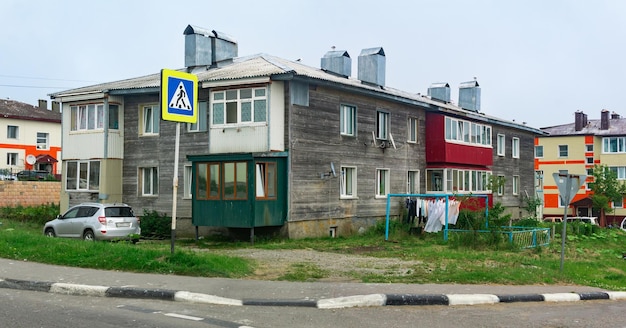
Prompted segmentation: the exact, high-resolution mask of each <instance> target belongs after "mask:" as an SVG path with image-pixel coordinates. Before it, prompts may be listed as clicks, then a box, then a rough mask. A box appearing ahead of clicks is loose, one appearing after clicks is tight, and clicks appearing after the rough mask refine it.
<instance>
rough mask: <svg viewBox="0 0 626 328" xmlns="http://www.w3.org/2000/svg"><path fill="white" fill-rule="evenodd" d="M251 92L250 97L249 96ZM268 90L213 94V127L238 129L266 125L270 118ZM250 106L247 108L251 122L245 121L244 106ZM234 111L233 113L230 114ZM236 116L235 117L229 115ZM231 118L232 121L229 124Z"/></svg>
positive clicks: (228, 90) (242, 90)
mask: <svg viewBox="0 0 626 328" xmlns="http://www.w3.org/2000/svg"><path fill="white" fill-rule="evenodd" d="M248 92H250V95H248ZM268 92H269V90H268V88H267V87H265V86H263V87H251V88H241V89H226V90H217V91H213V92H211V106H210V108H211V115H210V116H211V117H212V118H211V120H210V126H211V127H236V126H254V125H266V124H267V118H268V116H269V106H268V104H269V97H268ZM244 104H249V105H250V107H249V108H246V111H247V110H249V111H250V113H246V116H247V115H248V114H249V115H250V117H249V120H244V117H243V116H244V114H243V110H244V108H243V105H244ZM230 110H234V112H233V113H229V111H230ZM229 114H232V115H235V116H234V117H233V116H231V115H229ZM229 118H230V119H231V121H230V122H229Z"/></svg>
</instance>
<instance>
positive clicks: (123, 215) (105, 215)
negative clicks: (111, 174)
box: [43, 203, 141, 243]
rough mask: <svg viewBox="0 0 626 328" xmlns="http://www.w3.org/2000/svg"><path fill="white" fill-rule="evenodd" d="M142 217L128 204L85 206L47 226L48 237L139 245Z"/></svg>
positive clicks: (44, 231) (78, 206)
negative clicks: (126, 241)
mask: <svg viewBox="0 0 626 328" xmlns="http://www.w3.org/2000/svg"><path fill="white" fill-rule="evenodd" d="M139 224H140V221H139V218H137V217H136V216H135V214H134V213H133V209H132V208H131V207H130V206H128V205H126V204H99V203H82V204H79V205H76V206H73V207H71V208H70V209H68V210H67V212H65V213H64V214H63V215H59V216H57V218H56V219H54V220H52V221H48V222H47V223H46V224H45V225H44V227H43V233H44V235H46V236H48V237H66V238H82V239H84V240H123V239H130V240H131V241H132V242H133V243H135V242H137V241H138V239H139V235H140V234H141V227H140V226H139Z"/></svg>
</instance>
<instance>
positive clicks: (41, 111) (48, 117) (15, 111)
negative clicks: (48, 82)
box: [0, 99, 61, 123]
mask: <svg viewBox="0 0 626 328" xmlns="http://www.w3.org/2000/svg"><path fill="white" fill-rule="evenodd" d="M0 118H14V119H21V120H31V121H44V122H53V123H61V112H60V111H58V110H56V111H54V110H48V109H47V108H41V107H38V106H33V105H30V104H26V103H23V102H19V101H15V100H9V99H1V100H0Z"/></svg>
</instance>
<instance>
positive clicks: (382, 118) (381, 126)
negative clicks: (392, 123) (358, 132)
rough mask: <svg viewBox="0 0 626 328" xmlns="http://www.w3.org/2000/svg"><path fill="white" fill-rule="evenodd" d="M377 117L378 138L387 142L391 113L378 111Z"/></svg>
mask: <svg viewBox="0 0 626 328" xmlns="http://www.w3.org/2000/svg"><path fill="white" fill-rule="evenodd" d="M376 115H377V116H376V138H377V139H381V140H387V137H388V135H389V113H387V112H382V111H378V112H377V114H376Z"/></svg>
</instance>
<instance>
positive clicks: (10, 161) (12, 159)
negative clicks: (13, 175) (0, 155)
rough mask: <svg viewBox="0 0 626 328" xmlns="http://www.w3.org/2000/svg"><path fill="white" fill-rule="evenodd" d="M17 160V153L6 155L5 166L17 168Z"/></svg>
mask: <svg viewBox="0 0 626 328" xmlns="http://www.w3.org/2000/svg"><path fill="white" fill-rule="evenodd" d="M18 159H19V154H18V153H7V165H8V166H17V160H18Z"/></svg>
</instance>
